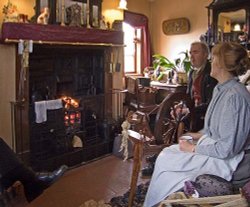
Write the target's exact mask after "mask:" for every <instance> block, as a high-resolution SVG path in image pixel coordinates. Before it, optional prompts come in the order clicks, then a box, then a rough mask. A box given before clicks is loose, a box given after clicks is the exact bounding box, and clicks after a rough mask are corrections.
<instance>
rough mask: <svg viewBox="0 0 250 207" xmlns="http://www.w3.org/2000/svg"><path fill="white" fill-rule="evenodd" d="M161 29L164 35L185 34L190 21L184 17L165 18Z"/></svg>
mask: <svg viewBox="0 0 250 207" xmlns="http://www.w3.org/2000/svg"><path fill="white" fill-rule="evenodd" d="M162 30H163V32H164V34H165V35H176V34H185V33H188V32H189V30H190V22H189V20H188V19H187V18H184V17H183V18H177V19H169V20H165V21H163V23H162Z"/></svg>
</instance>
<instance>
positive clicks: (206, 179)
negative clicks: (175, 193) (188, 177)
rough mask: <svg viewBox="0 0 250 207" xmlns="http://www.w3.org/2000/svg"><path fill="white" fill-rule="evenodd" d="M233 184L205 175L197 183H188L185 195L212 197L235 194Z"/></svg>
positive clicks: (185, 187)
mask: <svg viewBox="0 0 250 207" xmlns="http://www.w3.org/2000/svg"><path fill="white" fill-rule="evenodd" d="M233 192H234V190H233V184H232V183H231V182H229V181H227V180H225V179H223V178H221V177H218V176H215V175H209V174H204V175H200V176H198V177H197V178H196V179H195V181H194V182H193V181H186V182H185V185H184V193H185V194H186V195H187V196H191V197H194V196H197V197H212V196H222V195H230V194H233Z"/></svg>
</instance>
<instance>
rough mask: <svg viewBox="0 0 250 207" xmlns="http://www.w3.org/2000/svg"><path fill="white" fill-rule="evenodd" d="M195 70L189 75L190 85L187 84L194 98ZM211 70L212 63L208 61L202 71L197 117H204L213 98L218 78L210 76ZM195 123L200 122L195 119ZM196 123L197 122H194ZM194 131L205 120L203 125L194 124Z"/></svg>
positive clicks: (196, 108) (188, 90) (200, 126)
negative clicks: (193, 75)
mask: <svg viewBox="0 0 250 207" xmlns="http://www.w3.org/2000/svg"><path fill="white" fill-rule="evenodd" d="M193 72H194V70H191V71H190V73H189V76H188V85H187V93H188V94H189V95H190V97H191V98H192V99H193V93H192V85H193V78H192V74H193ZM210 72H211V63H210V62H209V61H207V63H206V66H205V68H204V69H203V71H201V74H202V79H201V105H199V106H197V107H195V113H196V118H197V117H198V118H201V119H203V118H204V116H205V113H206V110H207V107H208V104H209V102H210V101H211V99H212V95H213V90H214V87H215V86H216V84H217V80H215V79H214V78H212V77H211V76H210ZM195 123H197V124H198V123H199V121H198V120H196V121H195ZM194 125H196V124H194ZM193 127H194V128H193V131H197V130H200V129H201V128H202V127H203V122H202V125H199V126H193Z"/></svg>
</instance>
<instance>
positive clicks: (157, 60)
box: [153, 51, 191, 73]
mask: <svg viewBox="0 0 250 207" xmlns="http://www.w3.org/2000/svg"><path fill="white" fill-rule="evenodd" d="M179 54H180V55H184V57H179V58H177V59H175V60H174V61H170V60H169V59H168V58H167V57H165V56H163V55H160V54H155V55H153V58H154V60H153V68H154V69H158V68H159V67H160V68H161V69H162V70H166V71H167V70H173V71H175V72H179V71H185V72H186V73H188V72H189V70H190V69H191V62H190V58H189V55H188V51H184V52H180V53H179Z"/></svg>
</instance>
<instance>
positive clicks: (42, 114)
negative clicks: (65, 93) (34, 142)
mask: <svg viewBox="0 0 250 207" xmlns="http://www.w3.org/2000/svg"><path fill="white" fill-rule="evenodd" d="M62 107H63V105H62V100H61V99H55V100H49V101H37V102H35V113H36V123H42V122H45V121H47V110H54V109H60V108H62Z"/></svg>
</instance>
